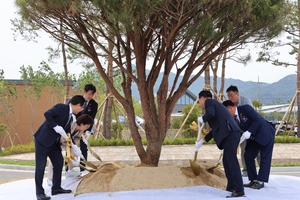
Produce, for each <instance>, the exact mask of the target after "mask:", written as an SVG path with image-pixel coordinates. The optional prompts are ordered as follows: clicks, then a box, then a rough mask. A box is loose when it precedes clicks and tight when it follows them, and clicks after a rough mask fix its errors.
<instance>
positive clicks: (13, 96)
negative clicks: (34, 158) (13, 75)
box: [0, 79, 73, 148]
mask: <svg viewBox="0 0 300 200" xmlns="http://www.w3.org/2000/svg"><path fill="white" fill-rule="evenodd" d="M5 81H6V82H7V84H8V86H5V87H6V88H4V89H3V88H2V89H3V90H1V94H0V96H1V102H0V111H1V115H0V122H1V123H3V124H6V125H7V129H6V131H5V132H2V133H0V147H1V148H2V147H4V148H5V147H9V146H12V145H16V144H26V143H29V142H31V141H33V134H34V133H35V131H36V130H37V129H38V127H39V126H40V124H41V123H42V122H43V121H44V120H45V117H44V112H45V111H46V110H47V109H49V108H51V107H52V106H54V105H55V104H57V103H64V100H65V99H64V98H65V96H64V95H62V93H64V92H65V86H64V81H62V86H61V88H58V87H49V86H45V87H43V88H42V90H41V94H40V97H37V96H35V95H34V94H33V93H34V92H33V93H32V91H33V85H32V84H31V82H29V83H28V84H25V83H24V81H23V80H11V79H10V80H9V79H7V80H5ZM72 86H73V82H72V81H69V89H70V90H69V91H70V96H73V94H72ZM14 88H15V89H16V90H15V91H14ZM9 89H12V90H11V91H10V90H9Z"/></svg>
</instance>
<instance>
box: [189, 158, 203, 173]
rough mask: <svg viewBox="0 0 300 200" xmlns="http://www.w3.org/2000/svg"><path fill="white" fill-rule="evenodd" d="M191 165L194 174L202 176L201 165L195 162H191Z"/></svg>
mask: <svg viewBox="0 0 300 200" xmlns="http://www.w3.org/2000/svg"><path fill="white" fill-rule="evenodd" d="M190 165H191V168H192V171H193V173H194V174H195V175H196V176H198V175H199V174H200V171H201V168H200V165H198V164H197V163H196V162H195V161H193V160H190Z"/></svg>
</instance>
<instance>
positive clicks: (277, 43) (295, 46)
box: [257, 0, 300, 137]
mask: <svg viewBox="0 0 300 200" xmlns="http://www.w3.org/2000/svg"><path fill="white" fill-rule="evenodd" d="M290 4H291V8H290V12H289V13H288V17H287V18H285V21H283V24H284V29H283V34H282V35H283V36H285V38H284V39H283V40H282V39H278V38H276V39H273V40H270V41H268V42H266V43H264V44H263V45H262V47H261V48H262V51H260V52H259V54H258V58H257V61H259V62H268V63H271V64H272V65H275V66H284V67H290V66H297V87H296V88H300V58H299V51H300V48H299V45H300V44H299V36H300V33H299V29H300V23H299V17H300V16H299V15H300V13H299V11H300V1H299V0H298V1H291V2H290ZM281 38H282V37H281ZM283 47H287V48H288V49H289V52H288V53H289V55H291V56H293V57H295V59H288V60H283V59H279V56H280V50H281V49H282V48H283ZM296 92H297V107H298V108H299V107H300V93H299V91H296ZM297 115H298V116H299V115H300V110H299V109H298V112H297ZM297 124H300V118H299V117H298V120H297ZM297 136H298V137H300V132H298V133H297Z"/></svg>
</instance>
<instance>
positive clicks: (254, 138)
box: [223, 100, 275, 189]
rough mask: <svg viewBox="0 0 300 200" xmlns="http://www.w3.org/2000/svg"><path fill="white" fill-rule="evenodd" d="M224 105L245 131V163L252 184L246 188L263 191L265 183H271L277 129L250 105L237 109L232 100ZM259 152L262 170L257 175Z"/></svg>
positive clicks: (243, 136)
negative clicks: (256, 161) (256, 163)
mask: <svg viewBox="0 0 300 200" xmlns="http://www.w3.org/2000/svg"><path fill="white" fill-rule="evenodd" d="M223 105H224V106H226V107H227V109H228V110H229V112H230V113H231V115H232V116H236V117H237V119H238V120H239V125H240V128H241V129H242V131H244V133H243V134H242V137H241V142H242V141H243V140H247V143H246V148H245V163H246V167H247V173H248V178H249V180H250V183H248V184H244V186H245V187H250V188H252V189H261V188H263V187H264V182H266V183H267V182H268V181H269V175H270V169H271V161H272V152H273V146H274V138H275V129H274V127H273V126H272V125H271V124H270V123H269V122H268V121H267V120H265V119H264V118H263V117H262V116H260V115H259V114H258V113H257V112H256V111H255V110H254V108H253V107H251V106H249V105H243V106H238V107H236V106H235V104H234V103H233V102H232V101H230V100H227V101H224V102H223ZM259 152H260V168H259V172H258V174H257V172H256V166H255V158H256V156H257V154H258V153H259Z"/></svg>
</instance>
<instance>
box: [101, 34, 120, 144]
mask: <svg viewBox="0 0 300 200" xmlns="http://www.w3.org/2000/svg"><path fill="white" fill-rule="evenodd" d="M110 38H111V39H112V40H113V36H111V35H110ZM113 49H114V44H113V43H112V42H111V40H109V41H108V50H109V52H110V53H109V54H108V56H107V61H108V63H107V75H108V77H109V79H110V81H111V82H112V83H113V81H114V80H113V79H114V78H113V58H112V55H113V53H112V52H113ZM109 94H110V90H109V88H108V87H106V96H107V95H109ZM112 105H113V97H111V96H110V97H109V98H107V99H106V104H105V108H104V109H105V110H104V123H103V125H104V127H103V136H104V137H105V138H106V139H111V138H112V135H111V112H112ZM115 117H116V118H118V116H115ZM116 121H118V120H116Z"/></svg>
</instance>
